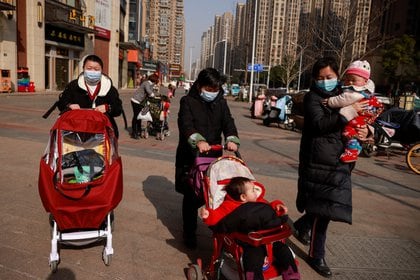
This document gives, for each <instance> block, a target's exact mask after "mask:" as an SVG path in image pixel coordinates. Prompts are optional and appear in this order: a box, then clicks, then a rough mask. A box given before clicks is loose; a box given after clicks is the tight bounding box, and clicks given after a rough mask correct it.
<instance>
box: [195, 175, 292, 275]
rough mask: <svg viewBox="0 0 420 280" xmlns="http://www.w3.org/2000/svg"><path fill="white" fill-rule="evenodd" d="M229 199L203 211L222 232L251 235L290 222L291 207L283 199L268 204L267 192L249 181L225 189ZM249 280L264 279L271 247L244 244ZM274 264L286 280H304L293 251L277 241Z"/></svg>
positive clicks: (234, 182)
mask: <svg viewBox="0 0 420 280" xmlns="http://www.w3.org/2000/svg"><path fill="white" fill-rule="evenodd" d="M224 189H225V191H226V197H225V200H224V201H223V202H222V204H221V205H220V206H219V207H218V208H216V209H211V208H201V210H200V212H201V213H200V214H201V215H200V216H201V217H202V218H203V221H204V222H205V223H206V224H207V225H209V226H210V227H211V229H212V230H213V231H215V232H218V233H232V232H242V233H246V234H248V233H250V232H255V231H258V230H264V229H271V228H275V227H278V226H281V225H283V224H284V223H286V222H287V221H288V216H287V215H286V212H287V208H286V206H285V205H284V204H283V203H282V202H281V201H279V200H275V201H272V202H271V203H268V202H267V201H266V200H264V199H263V196H262V192H263V189H262V188H261V187H259V186H256V185H254V183H253V182H252V181H251V179H249V178H245V177H234V178H232V179H231V180H230V182H229V183H228V184H227V185H226V186H225V188H224ZM240 243H241V244H240V245H241V247H242V249H243V254H242V262H243V267H244V271H245V279H247V280H248V279H255V280H256V279H264V276H263V269H264V268H266V267H265V266H267V265H268V260H267V257H266V256H267V248H266V246H264V245H261V246H253V245H250V244H247V243H245V242H240ZM272 254H273V257H274V261H273V265H275V266H276V267H277V269H278V270H279V271H281V272H282V276H283V279H300V275H299V272H298V270H297V266H296V263H295V260H294V257H293V254H292V252H291V251H290V249H289V248H288V246H287V245H286V244H284V243H283V242H281V241H276V242H274V243H273V246H272Z"/></svg>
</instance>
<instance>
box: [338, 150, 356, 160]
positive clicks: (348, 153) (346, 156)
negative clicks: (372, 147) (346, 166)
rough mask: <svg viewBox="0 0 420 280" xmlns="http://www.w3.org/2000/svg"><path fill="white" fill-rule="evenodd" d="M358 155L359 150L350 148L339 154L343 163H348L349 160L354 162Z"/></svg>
mask: <svg viewBox="0 0 420 280" xmlns="http://www.w3.org/2000/svg"><path fill="white" fill-rule="evenodd" d="M358 155H359V151H358V150H356V149H355V150H350V149H345V150H344V153H343V154H342V155H341V156H340V160H341V162H344V163H350V162H355V161H356V160H357V158H358Z"/></svg>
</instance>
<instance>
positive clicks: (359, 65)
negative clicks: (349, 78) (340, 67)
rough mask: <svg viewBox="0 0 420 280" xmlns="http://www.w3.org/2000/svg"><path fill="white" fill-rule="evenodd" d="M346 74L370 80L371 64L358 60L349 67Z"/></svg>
mask: <svg viewBox="0 0 420 280" xmlns="http://www.w3.org/2000/svg"><path fill="white" fill-rule="evenodd" d="M346 74H353V75H357V76H360V77H362V78H365V79H366V80H369V78H370V64H369V62H367V61H366V60H356V61H353V62H352V63H350V65H349V67H347V70H346Z"/></svg>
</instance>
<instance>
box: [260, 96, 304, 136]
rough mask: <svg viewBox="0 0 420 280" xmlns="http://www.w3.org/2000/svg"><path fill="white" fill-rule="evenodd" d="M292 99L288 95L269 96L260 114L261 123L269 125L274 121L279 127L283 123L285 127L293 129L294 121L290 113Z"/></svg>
mask: <svg viewBox="0 0 420 280" xmlns="http://www.w3.org/2000/svg"><path fill="white" fill-rule="evenodd" d="M292 107H293V101H292V97H291V96H290V95H285V96H283V97H281V98H277V97H276V96H274V95H273V96H271V97H270V98H269V99H268V100H266V102H265V104H264V111H263V115H262V120H263V124H264V125H266V126H269V125H270V124H272V123H276V124H277V125H278V126H279V127H280V125H283V126H284V128H285V129H288V130H294V129H295V127H296V123H295V122H294V120H293V119H292V118H290V115H291V114H292Z"/></svg>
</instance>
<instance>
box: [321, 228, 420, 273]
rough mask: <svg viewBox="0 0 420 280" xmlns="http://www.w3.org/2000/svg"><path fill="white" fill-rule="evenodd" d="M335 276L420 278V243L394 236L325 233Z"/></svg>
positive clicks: (330, 263)
mask: <svg viewBox="0 0 420 280" xmlns="http://www.w3.org/2000/svg"><path fill="white" fill-rule="evenodd" d="M326 249H327V252H326V259H327V263H328V264H329V266H330V268H331V270H332V271H333V274H334V279H358V280H365V279H366V280H376V279H378V280H387V279H389V280H391V279H392V280H396V279H413V280H420V244H419V243H417V242H415V241H411V240H400V239H396V238H395V239H394V238H363V237H352V236H332V235H330V236H328V238H327V248H326Z"/></svg>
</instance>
